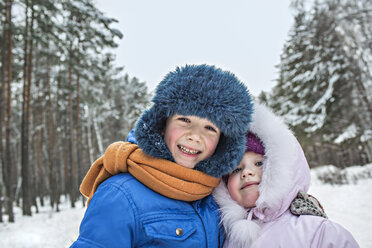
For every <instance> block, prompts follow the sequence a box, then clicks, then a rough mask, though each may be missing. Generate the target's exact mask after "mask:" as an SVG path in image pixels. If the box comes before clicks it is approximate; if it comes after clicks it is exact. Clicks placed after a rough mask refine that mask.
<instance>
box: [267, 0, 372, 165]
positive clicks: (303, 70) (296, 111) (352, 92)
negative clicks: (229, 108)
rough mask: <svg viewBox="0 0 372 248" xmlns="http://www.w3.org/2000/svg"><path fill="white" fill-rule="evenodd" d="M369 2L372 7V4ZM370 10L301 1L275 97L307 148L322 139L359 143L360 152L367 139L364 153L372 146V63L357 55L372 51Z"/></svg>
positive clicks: (336, 1)
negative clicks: (370, 142) (306, 5)
mask: <svg viewBox="0 0 372 248" xmlns="http://www.w3.org/2000/svg"><path fill="white" fill-rule="evenodd" d="M363 2H364V3H365V4H366V5H369V8H367V10H368V9H369V10H370V11H372V8H371V7H372V6H371V4H370V3H367V2H368V1H363ZM361 6H362V5H361ZM359 7H360V6H359ZM363 8H365V6H364V5H363ZM348 11H349V12H348ZM367 12H368V11H367ZM369 13H371V12H369ZM365 14H366V9H360V8H359V9H358V4H356V2H354V1H347V0H344V1H341V0H326V1H323V2H321V3H319V2H318V1H316V2H315V3H314V6H313V7H312V9H311V11H310V12H309V11H306V10H305V9H304V8H302V7H301V5H300V7H299V8H298V9H297V14H296V17H295V24H294V27H293V29H292V30H291V33H290V38H289V41H288V42H287V44H286V45H285V47H284V50H283V53H282V56H281V64H280V65H279V68H280V77H279V79H278V83H277V85H276V86H275V87H274V88H273V90H272V93H271V98H270V101H269V102H270V106H272V107H273V108H274V110H275V111H277V112H278V113H279V114H280V115H283V116H284V118H285V120H286V121H287V122H288V123H289V124H290V125H291V126H292V127H293V129H294V131H295V132H296V134H297V136H298V137H299V138H300V140H301V141H302V142H303V143H304V145H305V150H306V149H307V148H308V147H310V146H312V145H313V144H315V143H316V142H320V143H322V144H324V143H328V144H332V145H338V146H339V145H340V144H341V145H342V148H343V149H349V148H351V147H354V148H353V149H354V150H353V153H359V151H358V150H355V147H358V146H360V145H361V143H363V144H362V146H363V147H364V152H365V153H367V151H368V150H370V148H368V142H367V143H366V142H365V141H364V142H363V141H362V139H361V137H362V136H363V137H365V136H366V135H365V133H366V132H367V133H369V132H371V126H370V124H368V123H371V116H372V115H371V113H372V111H371V104H370V102H371V101H370V97H369V96H368V92H370V90H371V85H370V83H369V82H370V81H371V73H370V69H369V68H371V65H372V64H371V63H370V62H366V61H367V59H363V58H360V56H356V55H355V53H357V54H358V53H359V54H363V55H364V57H366V58H370V57H371V54H372V53H371V49H370V44H369V48H368V45H367V44H365V43H366V41H368V42H369V40H370V39H369V38H370V37H371V36H370V28H366V27H371V26H372V22H371V18H369V19H368V18H364V17H363V18H362V17H360V16H364V15H365ZM359 17H360V18H359ZM355 19H357V20H358V21H357V22H356V21H355ZM358 23H359V24H358ZM358 25H359V26H358ZM356 27H357V28H356ZM358 27H360V28H358ZM362 27H363V28H362ZM361 30H363V32H362V31H361ZM367 33H368V34H367ZM366 64H367V65H366ZM367 140H368V139H367ZM323 148H324V146H323ZM323 150H324V149H323ZM362 152H363V151H362ZM369 161H371V158H369Z"/></svg>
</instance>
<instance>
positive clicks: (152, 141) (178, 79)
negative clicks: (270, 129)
mask: <svg viewBox="0 0 372 248" xmlns="http://www.w3.org/2000/svg"><path fill="white" fill-rule="evenodd" d="M152 101H153V103H154V104H153V106H152V107H151V108H150V109H149V110H146V111H145V112H144V113H143V114H142V116H141V117H140V118H139V120H138V122H137V124H136V130H135V138H136V140H137V144H138V145H139V147H141V148H142V149H143V151H144V152H145V153H147V154H149V155H151V156H154V157H157V158H164V159H167V160H170V161H174V159H173V157H172V154H171V152H170V151H169V149H168V147H167V145H166V144H165V141H164V138H163V135H162V132H163V131H164V127H165V121H166V119H167V118H168V117H170V116H173V115H174V114H180V115H194V116H198V117H200V118H206V119H208V120H209V121H211V122H212V123H213V124H215V125H216V126H217V127H218V128H219V129H220V130H221V137H220V140H219V143H218V145H217V148H216V150H215V153H214V154H213V155H212V156H211V157H210V158H208V159H206V160H203V161H200V162H199V163H198V164H197V165H196V166H195V168H194V169H196V170H199V171H202V172H204V173H206V174H209V175H211V176H214V177H220V176H222V175H223V174H226V173H228V172H230V171H231V170H232V169H233V168H235V167H236V165H237V164H238V163H239V162H240V160H241V159H242V157H243V154H244V151H245V135H244V134H245V132H246V131H247V130H248V126H249V123H250V122H251V115H252V111H253V106H252V100H251V97H250V95H249V93H248V90H247V88H246V87H245V86H244V84H243V83H241V82H240V81H239V79H238V78H236V76H235V75H233V74H232V73H230V72H227V71H222V70H221V69H218V68H216V67H214V66H209V65H186V66H184V67H181V68H179V67H178V68H176V70H175V71H173V72H170V73H168V74H167V75H166V76H165V78H164V79H163V80H162V81H161V82H160V83H159V85H158V86H157V88H156V94H155V96H154V98H153V99H152Z"/></svg>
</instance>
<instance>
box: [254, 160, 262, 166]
mask: <svg viewBox="0 0 372 248" xmlns="http://www.w3.org/2000/svg"><path fill="white" fill-rule="evenodd" d="M255 165H256V166H259V167H261V166H262V165H263V162H262V161H259V162H257V163H256V164H255Z"/></svg>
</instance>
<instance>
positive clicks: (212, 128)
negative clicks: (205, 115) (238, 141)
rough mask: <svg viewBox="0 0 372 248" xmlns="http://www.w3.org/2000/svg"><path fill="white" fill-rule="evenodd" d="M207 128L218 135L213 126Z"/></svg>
mask: <svg viewBox="0 0 372 248" xmlns="http://www.w3.org/2000/svg"><path fill="white" fill-rule="evenodd" d="M205 128H206V129H208V130H209V131H212V132H215V133H217V130H216V129H215V128H214V127H212V126H206V127H205Z"/></svg>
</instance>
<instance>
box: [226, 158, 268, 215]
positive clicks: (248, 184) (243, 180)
mask: <svg viewBox="0 0 372 248" xmlns="http://www.w3.org/2000/svg"><path fill="white" fill-rule="evenodd" d="M263 158H264V157H263V156H262V155H261V154H257V153H254V152H246V153H244V156H243V159H242V161H241V162H240V164H239V166H238V167H237V168H236V169H235V170H233V171H232V172H231V173H230V175H229V179H228V182H227V188H228V190H229V193H230V196H231V198H232V199H233V200H235V201H236V202H237V203H239V205H241V206H243V207H245V208H251V207H254V206H255V205H256V200H257V198H258V196H259V191H258V185H259V184H260V182H261V178H262V161H263Z"/></svg>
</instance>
